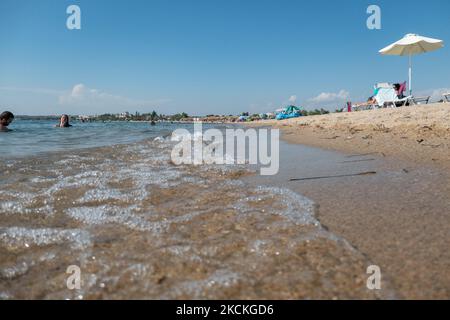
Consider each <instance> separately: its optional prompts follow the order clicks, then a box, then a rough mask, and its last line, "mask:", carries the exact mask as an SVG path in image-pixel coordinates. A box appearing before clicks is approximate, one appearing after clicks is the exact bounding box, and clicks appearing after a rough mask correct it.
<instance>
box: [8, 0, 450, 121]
mask: <svg viewBox="0 0 450 320" xmlns="http://www.w3.org/2000/svg"><path fill="white" fill-rule="evenodd" d="M71 4H76V5H78V6H80V8H81V12H82V17H81V23H82V28H81V30H68V29H67V28H66V19H67V17H68V14H66V8H67V7H68V6H69V5H71ZM370 4H376V5H379V6H380V7H381V10H382V29H381V30H369V29H367V27H366V20H367V18H368V16H369V15H368V14H367V13H366V9H367V7H368V6H369V5H370ZM448 12H450V2H449V1H448V0H440V1H438V0H429V1H426V2H424V1H418V0H417V1H416V0H410V1H359V0H345V1H336V0H330V1H324V0H315V1H300V0H297V1H287V0H270V1H269V0H208V1H204V0H190V1H186V0H183V1H181V0H180V1H175V0H129V1H122V0H114V1H106V0H83V1H76V0H72V1H66V0H40V1H33V0H27V1H25V0H1V1H0V109H6V108H7V109H10V110H11V111H13V112H14V113H16V114H60V113H70V114H98V113H104V112H107V111H111V112H122V111H127V110H128V111H130V112H135V111H139V112H146V111H151V110H153V109H155V110H156V111H157V112H160V113H166V114H168V113H174V112H182V111H185V112H188V113H189V114H198V115H202V114H211V113H221V114H235V113H239V112H242V111H250V112H252V113H253V112H255V113H256V112H267V111H271V110H274V109H276V108H278V107H280V106H281V105H283V104H287V103H288V102H289V99H291V100H293V101H294V100H295V102H296V103H297V104H298V105H302V106H305V107H307V108H314V107H317V106H324V107H327V108H330V109H334V108H335V107H338V106H343V105H344V104H345V101H347V100H352V101H357V100H361V99H364V100H365V99H367V97H368V96H369V95H370V94H371V91H372V86H373V84H375V83H376V82H399V81H405V80H407V76H408V73H407V68H408V62H407V59H406V58H402V57H383V56H380V55H379V54H378V53H377V52H378V50H379V49H381V48H383V47H385V46H387V45H388V44H390V43H392V42H394V41H396V40H398V39H400V38H401V37H403V36H404V35H405V34H407V33H417V34H420V35H424V36H429V37H434V38H439V39H442V40H444V41H445V42H446V44H448V43H450V27H449V25H450V17H449V15H448ZM449 61H450V50H449V49H448V48H447V47H445V48H444V49H442V50H439V51H436V52H432V53H428V54H425V55H421V56H417V57H415V58H414V83H413V85H414V88H415V92H416V93H424V94H434V95H436V94H438V93H439V92H440V91H442V90H445V89H446V88H450V64H449ZM295 98H296V99H295Z"/></svg>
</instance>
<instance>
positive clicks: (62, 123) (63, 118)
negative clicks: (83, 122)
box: [56, 114, 72, 128]
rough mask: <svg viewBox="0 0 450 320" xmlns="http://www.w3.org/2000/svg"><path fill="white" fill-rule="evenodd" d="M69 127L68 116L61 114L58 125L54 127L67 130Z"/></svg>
mask: <svg viewBox="0 0 450 320" xmlns="http://www.w3.org/2000/svg"><path fill="white" fill-rule="evenodd" d="M71 126H72V125H71V124H70V123H69V116H68V115H67V114H63V115H62V116H61V120H60V121H59V124H57V125H56V127H57V128H69V127H71Z"/></svg>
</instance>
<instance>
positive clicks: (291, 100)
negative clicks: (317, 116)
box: [289, 95, 297, 104]
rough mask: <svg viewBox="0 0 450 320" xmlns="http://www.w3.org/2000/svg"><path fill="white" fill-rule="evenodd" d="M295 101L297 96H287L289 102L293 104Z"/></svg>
mask: <svg viewBox="0 0 450 320" xmlns="http://www.w3.org/2000/svg"><path fill="white" fill-rule="evenodd" d="M296 102H297V96H296V95H292V96H290V97H289V103H292V104H295V103H296Z"/></svg>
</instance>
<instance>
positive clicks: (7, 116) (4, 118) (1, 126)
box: [0, 111, 14, 132]
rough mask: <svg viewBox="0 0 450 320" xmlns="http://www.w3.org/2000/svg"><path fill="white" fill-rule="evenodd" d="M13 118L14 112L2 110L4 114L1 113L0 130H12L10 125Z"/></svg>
mask: <svg viewBox="0 0 450 320" xmlns="http://www.w3.org/2000/svg"><path fill="white" fill-rule="evenodd" d="M13 120H14V114H13V113H12V112H9V111H5V112H2V114H0V131H3V132H6V131H11V130H10V129H8V126H9V125H10V124H11V122H13Z"/></svg>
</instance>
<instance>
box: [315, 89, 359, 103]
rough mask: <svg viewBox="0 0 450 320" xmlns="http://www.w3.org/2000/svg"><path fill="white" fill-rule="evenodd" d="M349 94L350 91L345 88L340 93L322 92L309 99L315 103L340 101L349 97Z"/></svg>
mask: <svg viewBox="0 0 450 320" xmlns="http://www.w3.org/2000/svg"><path fill="white" fill-rule="evenodd" d="M349 96H350V93H349V92H348V91H345V90H341V91H339V92H338V93H331V92H322V93H321V94H319V95H318V96H317V97H314V98H311V99H309V101H311V102H315V103H327V102H338V101H343V100H346V99H348V97H349Z"/></svg>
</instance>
